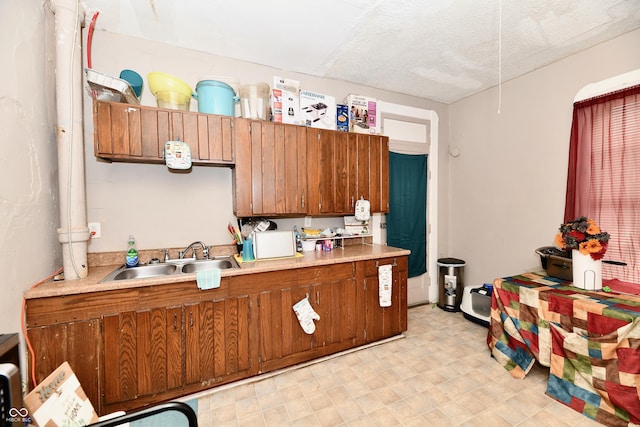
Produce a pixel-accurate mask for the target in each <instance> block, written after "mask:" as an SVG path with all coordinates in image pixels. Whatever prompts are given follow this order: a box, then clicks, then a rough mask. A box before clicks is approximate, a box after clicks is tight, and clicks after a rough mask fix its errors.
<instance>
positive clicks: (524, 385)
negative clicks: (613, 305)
mask: <svg viewBox="0 0 640 427" xmlns="http://www.w3.org/2000/svg"><path fill="white" fill-rule="evenodd" d="M486 336H487V329H486V328H484V327H482V326H480V325H477V324H475V323H473V322H470V321H468V320H466V319H465V318H464V317H463V315H462V314H461V313H449V312H445V311H443V310H441V309H439V308H437V307H434V306H432V305H424V306H419V307H414V308H411V309H409V330H408V331H407V332H406V333H405V337H404V338H401V339H397V340H392V341H389V342H386V343H384V344H380V345H377V346H373V347H369V348H367V349H363V350H358V351H354V352H351V353H348V354H343V355H340V356H337V357H334V358H331V359H329V360H325V361H322V362H319V363H315V364H311V365H307V366H304V367H300V368H295V369H290V370H287V371H284V372H282V373H278V374H277V375H273V376H270V377H268V378H263V379H259V380H257V381H254V382H245V383H241V384H239V385H237V386H233V387H222V388H220V389H217V390H216V389H214V390H212V391H211V392H210V393H207V394H204V395H200V397H199V399H198V420H199V425H200V426H202V427H209V426H211V427H214V426H215V427H220V426H250V427H260V426H305V427H307V426H349V427H352V426H353V427H355V426H367V427H369V426H394V425H401V426H469V427H473V426H478V427H485V426H492V427H500V426H531V427H534V426H535V427H540V426H553V427H564V426H579V427H586V426H599V425H600V424H599V423H597V422H595V421H593V420H591V419H589V418H587V417H585V416H583V415H581V414H579V413H577V412H575V411H573V410H572V409H569V408H567V407H565V406H564V405H562V404H560V403H558V402H556V401H555V400H553V399H552V398H550V397H547V396H546V395H545V389H546V380H547V376H548V372H549V370H548V368H544V367H541V366H538V365H536V366H535V367H534V368H533V369H532V371H531V372H530V373H529V375H528V376H527V377H526V378H525V379H523V380H517V379H514V378H512V377H511V376H510V375H509V373H508V372H507V371H506V370H504V368H502V367H501V366H500V365H498V363H497V362H495V361H494V360H493V359H492V358H491V356H490V354H489V350H488V348H487V345H486Z"/></svg>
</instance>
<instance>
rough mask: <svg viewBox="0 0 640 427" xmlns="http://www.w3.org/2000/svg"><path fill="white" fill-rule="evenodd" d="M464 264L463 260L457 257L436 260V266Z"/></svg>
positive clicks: (458, 265)
mask: <svg viewBox="0 0 640 427" xmlns="http://www.w3.org/2000/svg"><path fill="white" fill-rule="evenodd" d="M465 264H466V262H464V260H461V259H458V258H440V259H439V260H438V266H440V267H461V266H463V265H465Z"/></svg>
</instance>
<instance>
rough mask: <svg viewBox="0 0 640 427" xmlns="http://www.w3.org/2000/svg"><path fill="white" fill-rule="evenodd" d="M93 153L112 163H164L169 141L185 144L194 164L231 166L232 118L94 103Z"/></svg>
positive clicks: (130, 105) (100, 102) (110, 103)
mask: <svg viewBox="0 0 640 427" xmlns="http://www.w3.org/2000/svg"><path fill="white" fill-rule="evenodd" d="M93 119H94V152H95V155H96V157H100V158H104V159H108V160H112V161H128V162H146V163H163V162H164V144H165V142H167V141H175V140H179V141H185V142H187V143H188V144H189V146H190V148H191V158H192V162H193V163H195V164H222V165H232V164H233V162H234V157H233V154H234V153H233V146H232V126H233V118H232V117H228V116H216V115H211V114H201V113H194V112H188V111H180V110H165V109H159V108H154V107H146V106H140V105H132V104H121V103H117V102H103V101H94V108H93Z"/></svg>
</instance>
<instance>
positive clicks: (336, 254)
mask: <svg viewBox="0 0 640 427" xmlns="http://www.w3.org/2000/svg"><path fill="white" fill-rule="evenodd" d="M409 253H410V251H409V250H407V249H400V248H394V247H391V246H384V245H377V244H362V245H348V246H345V247H344V248H337V249H334V250H332V251H328V252H324V251H322V252H320V251H313V252H303V253H302V255H303V256H298V257H291V258H278V259H269V260H259V261H256V262H243V263H239V265H240V268H232V269H225V270H222V271H221V276H222V277H231V276H238V275H244V274H252V273H261V272H268V271H278V270H289V269H294V268H303V267H314V266H321V265H330V264H338V263H344V262H353V261H366V260H372V259H379V258H387V257H394V256H404V255H409ZM119 266H120V265H117V264H116V265H114V264H111V265H100V266H93V267H91V266H90V268H89V274H88V275H87V277H85V278H82V279H77V280H61V281H50V282H45V283H42V284H41V285H39V286H37V287H35V288H33V289H30V290H28V291H27V292H25V294H24V297H25V299H33V298H46V297H55V296H64V295H71V294H81V293H91V292H103V291H109V290H114V289H127V288H133V287H143V286H151V285H159V284H168V283H179V282H188V281H191V280H193V281H195V280H196V274H195V273H192V274H176V275H169V276H162V277H152V278H146V279H130V280H119V281H111V282H106V283H99V282H100V281H101V280H102V279H103V278H104V277H106V276H107V275H108V274H109V273H111V272H112V271H113V270H115V269H116V268H118V267H119Z"/></svg>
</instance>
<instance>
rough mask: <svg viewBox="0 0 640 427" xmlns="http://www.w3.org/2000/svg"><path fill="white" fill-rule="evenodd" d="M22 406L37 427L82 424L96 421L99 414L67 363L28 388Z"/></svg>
mask: <svg viewBox="0 0 640 427" xmlns="http://www.w3.org/2000/svg"><path fill="white" fill-rule="evenodd" d="M24 405H25V407H26V408H27V410H28V411H29V415H30V416H31V418H32V419H33V420H34V421H35V422H36V424H37V425H38V426H40V427H62V426H76V425H77V426H81V425H87V424H91V423H94V422H97V421H98V414H96V411H95V410H94V408H93V405H92V404H91V402H90V401H89V399H88V398H87V395H86V394H85V392H84V390H83V389H82V386H81V385H80V382H79V381H78V377H77V376H76V374H75V373H74V372H73V370H72V369H71V366H69V363H67V362H64V363H63V364H62V365H60V366H59V367H58V369H56V370H55V371H53V372H52V373H51V374H50V375H49V376H48V377H47V378H46V379H45V380H44V381H42V382H41V383H40V384H38V386H37V387H36V388H34V389H33V390H31V392H30V393H29V394H28V395H27V397H25V399H24Z"/></svg>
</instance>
